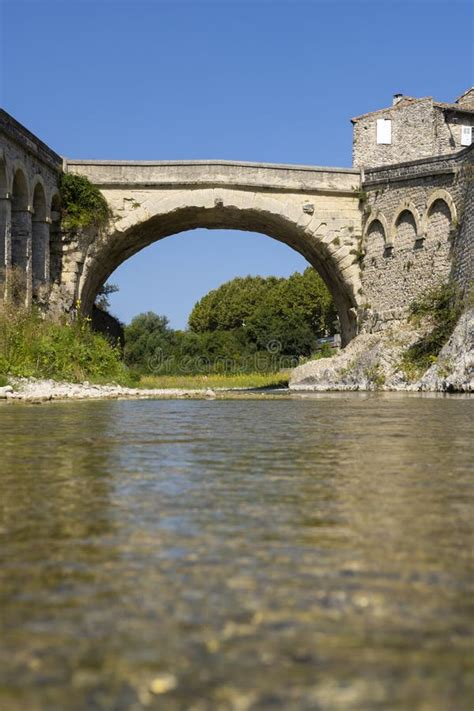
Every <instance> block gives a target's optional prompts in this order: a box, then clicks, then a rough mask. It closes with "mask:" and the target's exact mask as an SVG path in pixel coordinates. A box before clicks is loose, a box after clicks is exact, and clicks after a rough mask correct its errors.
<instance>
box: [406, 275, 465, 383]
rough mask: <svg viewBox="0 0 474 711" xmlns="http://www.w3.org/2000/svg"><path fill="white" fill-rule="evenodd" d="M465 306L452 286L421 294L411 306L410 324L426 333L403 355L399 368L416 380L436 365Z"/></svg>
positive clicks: (444, 286) (450, 284)
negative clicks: (422, 328) (423, 329)
mask: <svg viewBox="0 0 474 711" xmlns="http://www.w3.org/2000/svg"><path fill="white" fill-rule="evenodd" d="M464 306H465V299H463V298H462V297H461V294H460V293H459V289H458V288H457V287H456V286H455V285H454V284H453V283H452V282H448V283H445V284H441V285H439V286H436V287H434V288H432V289H429V290H428V291H427V292H425V293H424V294H422V295H421V296H420V297H419V298H418V299H416V300H415V301H413V303H412V304H411V306H410V321H411V322H412V323H413V324H414V325H415V326H417V327H420V326H421V327H424V328H425V329H426V332H425V333H424V335H423V336H422V337H421V338H420V339H419V340H418V341H417V342H416V343H414V344H413V345H412V346H410V347H409V348H408V349H407V350H406V351H405V353H404V354H403V359H402V367H403V370H404V371H405V373H406V374H407V376H408V377H409V378H410V379H411V380H415V379H416V378H418V377H419V376H420V375H421V374H423V373H424V372H425V371H426V370H428V368H429V367H430V366H431V365H433V363H435V362H436V360H437V358H438V355H439V352H440V351H441V349H442V347H443V346H444V345H445V343H447V341H448V339H449V337H450V335H451V334H452V332H453V330H454V327H455V325H456V323H457V321H458V319H459V317H460V315H461V313H462V311H463V308H464Z"/></svg>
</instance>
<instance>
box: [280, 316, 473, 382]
mask: <svg viewBox="0 0 474 711" xmlns="http://www.w3.org/2000/svg"><path fill="white" fill-rule="evenodd" d="M421 335H422V332H421V331H419V330H415V329H413V328H410V326H408V325H405V326H396V327H393V328H389V329H387V330H385V331H382V332H380V333H375V334H360V335H359V336H357V337H356V338H355V339H354V340H353V341H352V342H351V343H350V344H349V345H348V346H347V347H346V348H345V349H344V350H343V351H341V352H340V353H338V354H337V355H336V356H334V357H333V358H323V359H321V360H315V361H309V362H308V363H305V364H304V365H301V366H299V367H298V368H295V370H294V371H293V373H292V375H291V378H290V390H293V391H299V390H306V391H327V390H339V391H343V390H388V391H390V390H392V391H399V390H405V391H415V392H416V391H418V392H427V391H431V392H464V393H471V392H474V309H470V310H468V311H466V312H465V313H464V314H463V315H462V316H461V318H460V319H459V321H458V324H457V326H456V328H455V330H454V332H453V334H452V336H451V338H450V339H449V341H448V342H447V343H446V345H445V346H444V347H443V349H442V350H441V352H440V353H439V355H438V357H437V359H436V362H435V363H434V364H433V365H432V366H431V367H430V368H429V370H427V371H426V372H425V373H423V374H416V375H415V376H414V373H413V371H411V372H410V369H408V368H407V367H406V364H404V362H403V354H404V353H405V352H406V351H407V349H408V348H409V347H410V346H411V345H413V344H414V343H416V342H417V341H418V340H419V339H420V336H421Z"/></svg>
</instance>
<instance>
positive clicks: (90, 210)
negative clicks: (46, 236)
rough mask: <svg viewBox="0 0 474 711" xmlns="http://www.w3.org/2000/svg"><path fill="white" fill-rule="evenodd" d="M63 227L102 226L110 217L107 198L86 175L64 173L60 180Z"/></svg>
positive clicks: (68, 228)
mask: <svg viewBox="0 0 474 711" xmlns="http://www.w3.org/2000/svg"><path fill="white" fill-rule="evenodd" d="M59 190H60V193H61V206H62V208H61V221H62V226H63V229H65V230H72V229H79V228H87V227H91V226H92V225H94V226H97V227H102V226H103V225H105V224H106V223H107V220H108V219H109V217H110V210H109V206H108V204H107V201H106V199H105V198H104V196H103V195H102V193H101V192H100V190H99V188H97V187H96V186H95V185H93V184H92V183H91V182H90V181H89V180H88V179H87V178H86V177H85V176H84V175H75V174H73V173H63V174H62V175H61V177H60V180H59Z"/></svg>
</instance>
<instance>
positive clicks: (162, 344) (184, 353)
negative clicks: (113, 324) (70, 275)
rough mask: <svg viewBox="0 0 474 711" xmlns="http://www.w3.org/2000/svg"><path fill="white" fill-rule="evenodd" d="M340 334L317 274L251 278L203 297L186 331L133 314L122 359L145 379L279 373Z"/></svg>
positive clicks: (156, 318)
mask: <svg viewBox="0 0 474 711" xmlns="http://www.w3.org/2000/svg"><path fill="white" fill-rule="evenodd" d="M336 330H337V316H336V311H335V307H334V304H333V302H332V299H331V297H330V295H329V292H328V291H327V289H326V287H325V285H324V283H323V281H322V280H321V278H320V277H319V276H318V274H317V273H316V272H315V271H314V269H312V268H308V269H306V270H305V272H304V273H303V274H299V273H295V274H293V275H291V276H290V277H289V278H287V279H285V278H277V277H267V278H264V277H259V276H257V277H251V276H248V277H245V278H236V279H233V280H231V281H229V282H226V283H225V284H223V285H222V286H220V287H219V288H218V289H215V290H213V291H211V292H209V293H208V294H207V295H206V296H204V297H203V298H202V299H201V300H200V301H199V302H198V303H197V304H196V305H195V306H194V308H193V310H192V312H191V315H190V317H189V329H188V330H186V331H177V330H174V329H172V328H170V326H169V322H168V319H167V318H166V317H165V316H159V315H157V314H155V313H153V312H148V313H145V314H140V315H138V316H137V317H135V318H134V319H133V320H132V322H131V323H130V325H129V326H127V327H126V329H125V361H126V363H127V365H128V366H129V367H130V368H131V369H132V370H134V371H136V372H138V373H140V374H141V375H155V376H158V375H161V376H165V375H166V376H170V375H175V376H183V375H186V376H189V375H208V376H209V375H215V374H220V375H222V374H224V373H227V374H231V375H234V374H238V373H247V374H250V373H275V372H278V371H281V370H284V369H288V368H291V367H294V366H296V365H298V364H299V363H300V362H301V360H302V359H305V358H308V357H310V356H311V355H312V354H313V353H314V352H315V351H316V349H317V347H318V338H320V337H322V336H326V335H328V334H333V333H334V332H335V331H336ZM326 355H327V353H326Z"/></svg>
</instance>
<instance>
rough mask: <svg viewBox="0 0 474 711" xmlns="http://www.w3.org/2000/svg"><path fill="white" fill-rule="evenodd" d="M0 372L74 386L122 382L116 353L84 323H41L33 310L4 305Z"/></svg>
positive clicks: (121, 366) (0, 318)
mask: <svg viewBox="0 0 474 711" xmlns="http://www.w3.org/2000/svg"><path fill="white" fill-rule="evenodd" d="M0 373H3V374H10V375H14V376H20V377H36V378H52V379H55V380H69V381H73V382H80V381H83V380H91V381H95V382H106V381H109V382H110V381H117V382H122V383H127V382H129V381H130V375H129V373H128V371H127V369H126V367H125V366H124V364H123V363H122V361H121V354H120V349H119V348H115V347H113V346H111V345H110V343H109V342H108V341H107V339H106V338H105V337H104V336H102V335H100V334H98V333H94V332H93V331H92V330H91V328H90V325H89V319H85V318H81V317H79V318H78V319H77V320H76V321H74V322H72V323H70V322H68V321H66V320H63V321H61V322H55V321H51V320H47V319H44V318H43V317H42V316H41V314H40V313H39V312H38V311H37V310H27V309H25V308H18V307H13V306H12V305H4V306H2V307H1V310H0Z"/></svg>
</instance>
